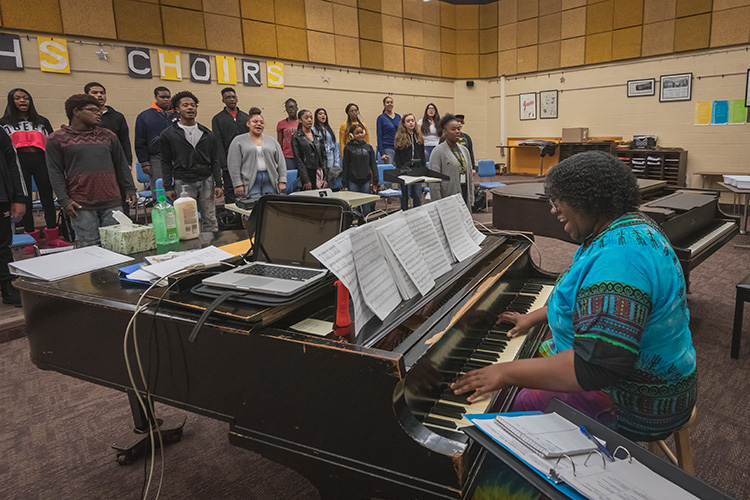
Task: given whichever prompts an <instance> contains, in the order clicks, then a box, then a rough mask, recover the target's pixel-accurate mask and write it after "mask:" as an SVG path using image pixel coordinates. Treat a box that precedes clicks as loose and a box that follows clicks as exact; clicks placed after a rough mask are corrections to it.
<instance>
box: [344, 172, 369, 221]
mask: <svg viewBox="0 0 750 500" xmlns="http://www.w3.org/2000/svg"><path fill="white" fill-rule="evenodd" d="M348 188H349V191H354V192H355V193H365V194H372V186H371V184H370V181H365V182H364V183H362V184H357V183H356V182H351V181H349V186H348ZM373 208H375V203H365V204H364V205H361V206H360V207H359V209H360V210H361V211H362V216H363V217H367V214H369V213H370V212H372V210H373Z"/></svg>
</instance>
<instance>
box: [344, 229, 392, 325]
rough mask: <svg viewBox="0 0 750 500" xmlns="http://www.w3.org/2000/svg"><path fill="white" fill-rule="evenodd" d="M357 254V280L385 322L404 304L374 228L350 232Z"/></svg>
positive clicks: (365, 296) (355, 265) (366, 300)
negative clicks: (388, 270) (388, 269)
mask: <svg viewBox="0 0 750 500" xmlns="http://www.w3.org/2000/svg"><path fill="white" fill-rule="evenodd" d="M350 231H351V233H350V238H351V242H352V253H353V254H354V267H355V269H356V270H357V281H358V282H359V286H360V288H361V290H362V295H363V296H364V299H365V304H367V306H368V307H369V308H370V309H372V311H373V312H374V313H375V315H376V316H377V317H378V318H380V320H381V321H383V320H384V319H385V318H386V317H387V316H388V315H389V314H390V313H391V312H393V310H394V309H395V308H396V306H398V305H399V303H400V302H401V294H400V292H399V290H398V287H397V286H396V282H395V281H394V279H393V276H392V275H391V273H386V272H383V271H384V270H385V269H387V266H388V263H387V262H386V257H385V253H384V252H383V247H382V246H381V244H380V240H379V239H378V233H377V229H376V228H375V226H374V225H371V224H365V225H364V226H361V227H357V228H354V230H352V229H349V230H347V231H346V232H347V233H349V232H350Z"/></svg>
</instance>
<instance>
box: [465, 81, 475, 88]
mask: <svg viewBox="0 0 750 500" xmlns="http://www.w3.org/2000/svg"><path fill="white" fill-rule="evenodd" d="M466 86H467V87H473V86H474V80H467V81H466Z"/></svg>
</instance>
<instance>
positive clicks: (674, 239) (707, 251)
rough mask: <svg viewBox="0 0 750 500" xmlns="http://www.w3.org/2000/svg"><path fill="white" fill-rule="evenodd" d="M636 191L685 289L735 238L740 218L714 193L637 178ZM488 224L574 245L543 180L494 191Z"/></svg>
mask: <svg viewBox="0 0 750 500" xmlns="http://www.w3.org/2000/svg"><path fill="white" fill-rule="evenodd" d="M638 187H639V188H640V191H641V198H642V200H643V204H642V205H641V207H640V210H641V211H642V212H644V213H645V214H647V215H648V216H649V217H651V218H652V219H653V220H654V221H655V222H656V223H657V224H659V226H660V227H661V229H662V231H664V233H665V234H666V235H667V237H668V238H669V241H670V242H671V243H672V248H673V249H674V251H675V253H676V254H677V258H678V259H679V260H680V264H681V265H682V270H683V273H684V275H685V280H686V282H687V283H688V286H689V284H690V271H691V270H692V269H694V268H695V267H696V266H697V265H698V264H700V263H701V262H703V261H704V260H706V259H707V258H708V257H710V256H711V255H712V254H713V253H714V252H716V251H717V250H718V249H719V248H721V247H722V246H724V244H725V243H726V242H728V241H729V240H731V239H732V238H734V236H735V235H736V234H738V233H739V225H738V218H737V217H734V216H731V215H728V214H726V213H724V212H723V211H722V210H721V208H720V207H719V192H718V191H714V190H706V189H700V190H699V189H686V188H674V187H670V186H668V185H667V182H666V181H658V180H649V179H638ZM492 225H493V226H494V227H495V228H496V229H505V230H514V231H529V232H533V233H534V234H535V235H537V236H547V237H550V238H557V239H559V240H563V241H569V242H571V243H574V242H573V240H572V239H571V238H570V235H568V233H566V232H565V231H564V230H563V225H562V224H560V223H559V221H558V220H557V218H556V217H554V216H553V215H551V214H550V204H549V201H548V198H547V196H546V195H545V194H544V183H543V182H542V181H536V182H528V183H519V184H509V185H507V186H502V187H499V188H494V189H493V190H492Z"/></svg>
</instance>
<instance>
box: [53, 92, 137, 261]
mask: <svg viewBox="0 0 750 500" xmlns="http://www.w3.org/2000/svg"><path fill="white" fill-rule="evenodd" d="M65 114H67V115H68V120H69V121H70V125H63V126H62V128H61V129H60V130H56V131H55V132H53V133H52V134H51V135H50V136H49V138H48V139H47V151H46V154H47V170H48V171H49V177H50V180H51V181H52V187H53V189H54V190H55V193H57V199H58V201H59V203H60V204H61V205H62V207H63V210H64V211H65V215H67V216H68V217H69V218H70V219H71V220H70V222H71V225H72V226H73V230H74V231H75V243H76V245H77V246H78V247H84V246H91V245H98V244H99V242H100V240H99V227H100V226H110V225H114V224H117V221H116V220H115V219H114V217H112V212H114V211H115V210H120V211H122V194H123V193H124V195H125V199H126V200H127V202H128V204H129V205H131V206H133V205H134V204H135V203H136V201H137V199H136V196H135V187H134V186H133V178H132V176H131V175H130V170H129V168H128V162H127V160H126V159H125V153H124V152H123V150H122V146H121V145H120V141H119V140H118V139H117V136H116V135H115V134H114V133H112V132H111V131H109V130H107V129H106V128H103V127H100V126H99V125H100V124H101V109H100V108H99V103H98V102H97V100H96V99H95V98H94V97H92V96H90V95H87V94H76V95H73V96H71V97H69V98H68V100H66V101H65Z"/></svg>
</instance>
